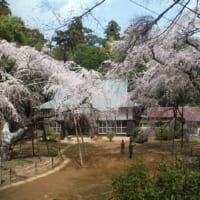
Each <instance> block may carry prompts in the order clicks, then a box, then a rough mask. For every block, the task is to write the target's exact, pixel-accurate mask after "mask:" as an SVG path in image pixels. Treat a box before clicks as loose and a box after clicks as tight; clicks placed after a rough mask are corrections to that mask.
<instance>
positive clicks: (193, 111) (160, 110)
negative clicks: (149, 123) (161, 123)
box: [146, 106, 200, 122]
mask: <svg viewBox="0 0 200 200" xmlns="http://www.w3.org/2000/svg"><path fill="white" fill-rule="evenodd" d="M179 110H180V111H181V112H182V108H181V107H179ZM146 115H147V117H148V118H151V119H153V118H154V119H155V118H156V119H159V118H160V119H162V118H168V119H170V118H173V117H174V114H173V107H150V108H147V110H146ZM180 117H181V116H180V114H178V118H180ZM183 117H184V119H185V120H186V121H193V122H194V121H196V122H200V107H188V106H187V107H184V108H183Z"/></svg>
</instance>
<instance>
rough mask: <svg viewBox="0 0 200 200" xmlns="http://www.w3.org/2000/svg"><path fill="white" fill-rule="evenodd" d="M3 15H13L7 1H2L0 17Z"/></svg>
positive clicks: (0, 3)
mask: <svg viewBox="0 0 200 200" xmlns="http://www.w3.org/2000/svg"><path fill="white" fill-rule="evenodd" d="M1 15H11V10H10V8H9V5H8V3H7V2H6V1H5V0H1V1H0V16H1Z"/></svg>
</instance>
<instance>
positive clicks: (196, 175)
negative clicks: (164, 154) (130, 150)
mask: <svg viewBox="0 0 200 200" xmlns="http://www.w3.org/2000/svg"><path fill="white" fill-rule="evenodd" d="M112 188H113V191H112V194H111V196H110V197H109V199H110V200H161V199H162V200H199V196H200V189H199V188H200V172H199V171H195V170H193V169H190V168H188V167H186V166H185V165H184V164H183V163H178V164H174V165H173V166H168V165H166V164H163V163H161V164H160V166H159V173H157V174H154V177H152V176H150V174H149V173H148V172H147V169H146V167H145V165H144V164H143V162H141V161H136V162H134V164H133V165H132V166H131V167H130V168H129V169H128V170H127V171H126V172H125V173H124V174H122V175H120V176H117V177H114V178H113V180H112Z"/></svg>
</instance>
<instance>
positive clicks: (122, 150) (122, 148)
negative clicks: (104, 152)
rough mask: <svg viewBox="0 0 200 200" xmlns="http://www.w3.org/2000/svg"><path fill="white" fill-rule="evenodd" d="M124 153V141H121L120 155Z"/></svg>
mask: <svg viewBox="0 0 200 200" xmlns="http://www.w3.org/2000/svg"><path fill="white" fill-rule="evenodd" d="M124 153H125V142H124V140H122V141H121V154H124Z"/></svg>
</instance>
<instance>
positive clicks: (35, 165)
mask: <svg viewBox="0 0 200 200" xmlns="http://www.w3.org/2000/svg"><path fill="white" fill-rule="evenodd" d="M34 167H35V175H37V161H35V164H34Z"/></svg>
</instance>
